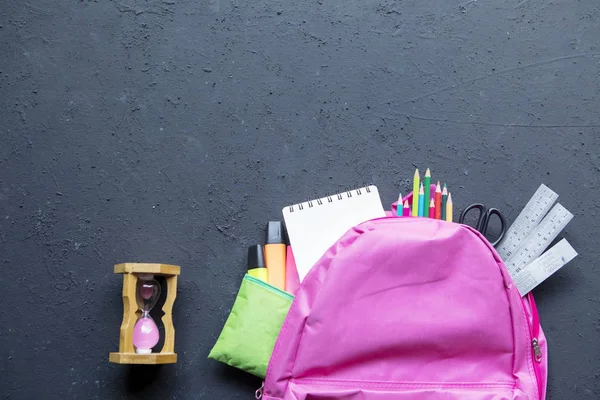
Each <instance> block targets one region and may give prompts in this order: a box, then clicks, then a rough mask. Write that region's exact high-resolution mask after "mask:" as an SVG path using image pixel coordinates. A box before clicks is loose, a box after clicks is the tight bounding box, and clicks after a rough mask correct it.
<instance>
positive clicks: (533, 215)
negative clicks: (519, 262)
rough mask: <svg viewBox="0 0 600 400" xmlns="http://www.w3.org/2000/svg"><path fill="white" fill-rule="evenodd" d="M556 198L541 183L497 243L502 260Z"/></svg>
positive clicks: (554, 194)
mask: <svg viewBox="0 0 600 400" xmlns="http://www.w3.org/2000/svg"><path fill="white" fill-rule="evenodd" d="M556 199H558V195H557V194H556V193H554V192H553V191H552V190H551V189H550V188H549V187H548V186H546V185H544V184H543V183H542V184H541V185H540V187H539V188H538V190H536V192H535V193H534V195H533V197H532V198H531V199H530V200H529V202H528V203H527V205H526V206H525V208H523V211H521V213H520V214H519V216H518V217H517V219H516V220H515V222H514V223H513V224H512V225H511V226H510V228H508V230H507V231H506V235H504V239H503V240H502V242H500V244H499V245H498V248H497V249H496V251H498V254H500V257H502V259H503V260H507V259H508V258H509V257H510V256H512V255H513V253H514V252H515V250H516V249H517V248H518V247H519V245H520V244H521V243H522V242H523V240H524V239H525V238H526V237H527V236H528V235H529V234H530V233H531V232H533V230H534V229H535V227H536V226H537V225H538V224H539V223H540V221H541V220H542V218H544V215H546V213H547V212H548V211H549V210H550V208H551V207H552V205H553V204H554V203H555V202H556Z"/></svg>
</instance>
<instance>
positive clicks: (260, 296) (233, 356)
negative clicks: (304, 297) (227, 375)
mask: <svg viewBox="0 0 600 400" xmlns="http://www.w3.org/2000/svg"><path fill="white" fill-rule="evenodd" d="M293 300H294V297H293V296H292V295H291V294H289V293H286V292H284V291H282V290H280V289H278V288H276V287H274V286H271V285H269V284H268V283H266V282H263V281H261V280H260V279H256V278H254V277H252V276H250V275H248V274H246V275H245V276H244V279H243V280H242V285H241V286H240V290H239V291H238V294H237V296H236V299H235V303H234V304H233V308H232V309H231V313H230V314H229V317H228V318H227V321H226V322H225V326H224V327H223V330H222V331H221V334H220V335H219V338H218V339H217V343H215V345H214V347H213V348H212V350H211V351H210V354H209V355H208V358H212V359H213V360H217V361H220V362H223V363H225V364H227V365H230V366H232V367H236V368H239V369H242V370H244V371H246V372H249V373H251V374H253V375H256V376H258V377H260V378H264V377H265V375H266V373H267V365H268V364H269V359H270V358H271V354H272V353H273V347H275V341H276V340H277V336H278V335H279V331H280V330H281V326H282V325H283V321H284V320H285V317H286V316H287V313H288V311H289V309H290V306H291V305H292V301H293Z"/></svg>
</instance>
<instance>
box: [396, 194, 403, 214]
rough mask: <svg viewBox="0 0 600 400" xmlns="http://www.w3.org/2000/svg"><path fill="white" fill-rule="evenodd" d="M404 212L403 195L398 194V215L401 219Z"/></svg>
mask: <svg viewBox="0 0 600 400" xmlns="http://www.w3.org/2000/svg"><path fill="white" fill-rule="evenodd" d="M403 212H404V210H403V208H402V193H400V194H398V204H396V215H397V216H399V217H401V216H402V213H403Z"/></svg>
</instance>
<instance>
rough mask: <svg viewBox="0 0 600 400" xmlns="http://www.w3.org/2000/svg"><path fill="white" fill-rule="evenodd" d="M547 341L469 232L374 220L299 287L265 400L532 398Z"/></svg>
mask: <svg viewBox="0 0 600 400" xmlns="http://www.w3.org/2000/svg"><path fill="white" fill-rule="evenodd" d="M546 380H547V346H546V338H545V337H544V334H543V332H542V329H541V326H540V323H539V320H538V314H537V310H536V307H535V303H534V301H533V297H532V296H531V295H528V296H526V297H524V298H521V296H520V295H519V292H518V291H517V289H516V287H515V286H514V284H513V282H512V279H511V277H510V276H509V274H508V271H507V270H506V267H505V266H504V263H503V262H502V260H501V259H500V257H499V256H498V254H497V253H496V251H495V250H494V248H493V247H492V246H491V245H490V244H489V242H488V241H487V240H486V239H485V238H483V236H481V235H480V234H479V233H478V232H476V231H475V230H473V229H471V228H469V227H467V226H464V225H460V224H456V223H448V222H444V221H439V220H434V219H429V218H397V217H388V218H380V219H375V220H371V221H368V222H365V223H363V224H361V225H359V226H357V227H355V228H353V229H351V230H350V231H348V232H347V233H346V234H345V235H344V236H343V237H342V238H341V239H340V240H339V241H338V242H337V243H336V244H334V245H333V246H332V247H331V248H330V249H329V250H328V251H327V253H325V254H324V255H323V257H322V258H321V259H320V260H319V261H318V262H317V264H316V265H315V266H314V267H313V268H312V269H311V271H310V272H309V274H308V275H307V277H306V278H305V279H304V281H303V282H302V285H301V287H300V289H299V290H298V293H297V294H296V298H295V300H294V302H293V304H292V306H291V308H290V311H289V314H288V316H287V318H286V320H285V322H284V324H283V327H282V329H281V333H280V334H279V337H278V339H277V343H276V345H275V349H274V351H273V355H272V357H271V360H270V363H269V367H268V369H267V376H266V378H265V383H264V389H261V390H259V391H258V392H257V398H260V396H261V395H262V399H263V400H281V399H283V400H334V399H343V400H407V399H428V400H429V399H432V400H438V399H439V400H442V399H443V400H505V399H506V400H509V399H511V400H525V399H527V400H540V399H545V397H546Z"/></svg>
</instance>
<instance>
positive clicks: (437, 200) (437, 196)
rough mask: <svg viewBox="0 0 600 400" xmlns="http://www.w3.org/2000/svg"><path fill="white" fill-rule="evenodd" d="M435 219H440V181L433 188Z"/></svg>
mask: <svg viewBox="0 0 600 400" xmlns="http://www.w3.org/2000/svg"><path fill="white" fill-rule="evenodd" d="M435 219H442V187H441V186H440V181H438V183H437V187H436V188H435Z"/></svg>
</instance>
